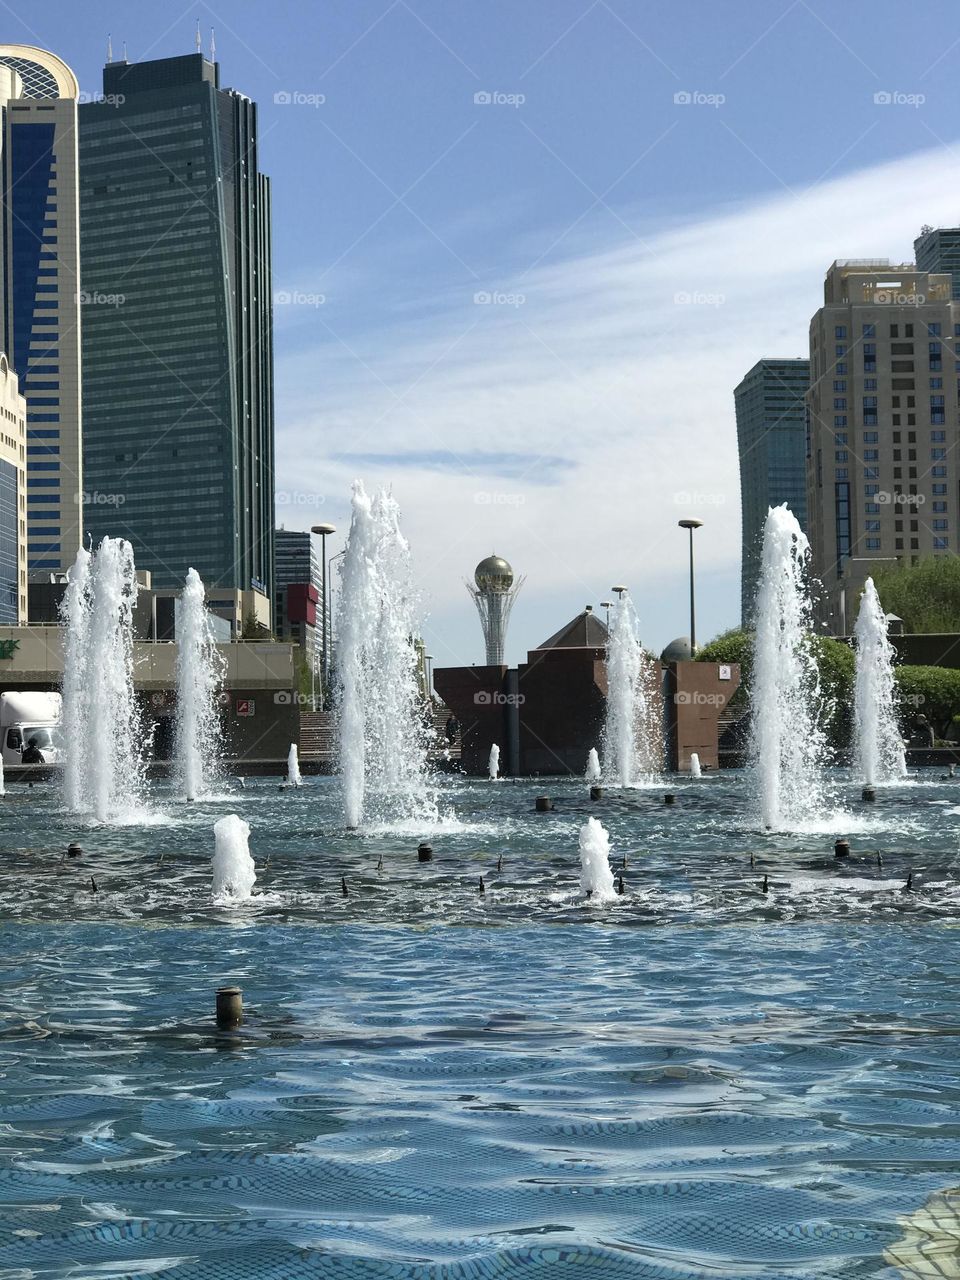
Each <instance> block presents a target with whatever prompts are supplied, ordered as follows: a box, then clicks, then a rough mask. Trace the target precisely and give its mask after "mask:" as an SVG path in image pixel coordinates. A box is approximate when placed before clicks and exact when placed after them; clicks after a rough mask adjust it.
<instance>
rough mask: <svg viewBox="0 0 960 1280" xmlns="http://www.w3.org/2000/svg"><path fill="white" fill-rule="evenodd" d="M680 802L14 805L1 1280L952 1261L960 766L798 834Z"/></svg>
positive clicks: (733, 785) (516, 788)
mask: <svg viewBox="0 0 960 1280" xmlns="http://www.w3.org/2000/svg"><path fill="white" fill-rule="evenodd" d="M668 785H669V787H670V789H672V790H673V791H675V792H676V795H677V804H676V805H675V806H672V807H667V806H665V805H664V804H663V791H664V789H665V788H663V787H660V788H650V789H638V790H636V791H632V792H629V793H622V794H619V795H614V794H612V793H611V794H608V795H607V796H605V798H604V799H603V800H602V801H601V802H600V803H599V804H594V805H591V804H590V803H589V801H587V799H586V787H585V786H584V785H583V784H582V783H567V782H564V783H558V782H555V781H551V782H549V783H544V782H541V783H540V784H539V785H536V786H534V785H532V784H523V785H513V784H511V783H502V784H487V783H460V784H456V783H450V784H448V786H447V788H446V791H445V794H444V806H445V809H446V810H447V812H448V818H447V820H446V821H445V822H444V823H442V824H441V826H440V828H439V829H434V830H432V831H421V830H419V829H413V828H410V829H408V830H407V831H403V832H396V831H390V830H386V829H385V830H382V831H380V832H379V833H376V832H374V833H365V834H357V833H350V834H344V833H343V832H342V830H341V825H340V817H339V808H338V804H337V800H336V794H335V786H334V784H333V783H332V782H331V781H330V780H327V779H316V780H307V782H306V785H305V786H304V787H303V789H302V790H301V791H298V792H289V791H283V792H281V791H279V790H278V789H277V787H276V783H275V782H270V781H267V780H261V781H248V783H247V786H246V789H245V790H242V791H240V790H235V789H234V784H228V785H227V786H225V789H224V794H223V796H221V797H219V798H217V799H216V800H214V801H210V802H205V803H201V804H196V805H190V806H185V805H182V804H181V803H179V802H178V801H177V800H176V799H175V798H174V797H173V796H172V795H171V793H170V792H168V791H163V790H160V789H158V790H156V791H155V792H154V796H153V810H152V812H151V814H150V815H148V818H147V820H146V821H145V822H144V823H137V824H131V825H128V826H124V827H116V828H108V827H86V828H81V827H78V826H77V825H76V823H75V822H74V820H72V819H68V818H67V817H66V816H65V815H63V814H61V813H60V811H59V808H58V804H57V797H56V794H55V793H54V792H52V791H49V790H46V789H44V788H41V787H36V788H34V789H33V790H25V789H16V790H14V789H11V790H12V794H11V795H9V796H8V798H7V799H6V800H5V801H3V802H2V807H0V847H2V850H3V852H2V854H0V923H2V930H0V963H2V983H0V1082H2V1091H0V1277H2V1280H26V1278H27V1277H70V1278H71V1280H88V1278H89V1280H92V1278H93V1277H105V1276H106V1277H112V1278H114V1280H116V1278H118V1277H133V1276H138V1277H139V1276H144V1277H146V1276H160V1277H163V1278H164V1280H187V1278H188V1277H189V1278H190V1280H194V1278H196V1280H201V1278H203V1280H246V1278H247V1277H250V1280H253V1278H254V1277H256V1278H257V1280H260V1278H265V1280H287V1278H288V1277H291V1278H293V1277H299V1276H304V1277H311V1278H312V1277H334V1278H335V1277H380V1276H383V1277H396V1278H410V1280H413V1278H414V1277H424V1278H430V1280H433V1278H434V1277H481V1276H511V1277H512V1276H518V1277H519V1276H524V1277H535V1278H541V1277H542V1278H543V1280H547V1278H549V1280H553V1278H554V1277H556V1278H557V1280H565V1278H566V1277H579V1276H589V1275H594V1274H596V1275H603V1276H610V1277H620V1276H623V1277H654V1276H662V1277H677V1278H678V1280H679V1278H681V1277H731V1278H736V1280H743V1278H745V1277H779V1278H782V1280H791V1278H793V1277H797V1278H799V1277H805V1278H806V1277H816V1278H818V1280H829V1278H830V1277H866V1276H871V1277H883V1278H885V1280H893V1278H895V1277H903V1276H906V1277H921V1276H923V1277H925V1276H957V1275H960V1269H958V1267H960V1261H958V1260H960V1252H958V1250H960V1193H956V1192H955V1190H954V1189H955V1188H956V1186H957V1184H960V1078H958V1061H960V1052H958V1051H960V994H958V993H960V983H958V977H960V951H958V946H957V931H956V921H957V918H958V911H960V866H958V863H960V857H958V847H960V842H958V834H960V780H958V781H957V782H954V783H951V782H947V781H943V780H941V779H940V776H939V771H930V772H927V773H925V774H923V775H922V776H920V777H919V778H917V779H913V780H911V781H910V782H909V783H908V784H906V785H904V786H903V787H898V788H896V789H884V790H881V791H880V793H879V798H878V801H877V803H876V804H875V805H864V804H862V803H861V802H860V801H859V791H858V789H857V788H855V787H853V786H852V785H850V783H849V782H848V781H847V780H846V779H845V778H844V777H843V776H842V775H837V777H836V778H834V779H833V786H834V791H835V796H834V802H833V806H832V808H831V809H830V810H829V811H828V812H825V813H823V814H819V815H816V817H815V818H814V819H813V820H812V821H811V822H810V823H809V824H808V830H806V831H804V832H798V833H794V834H790V835H785V834H782V833H781V834H778V835H771V834H765V833H760V832H758V831H757V829H756V823H755V822H754V821H753V820H752V819H751V817H750V816H749V815H750V813H751V807H750V804H749V799H748V796H747V790H746V784H745V781H744V779H743V778H742V777H741V776H740V775H735V774H732V775H723V776H714V777H706V778H704V779H703V780H702V782H700V783H698V784H694V783H690V782H683V781H677V780H674V779H671V780H670V782H669V784H668ZM539 792H543V793H548V794H550V795H552V796H553V797H554V800H555V808H554V810H553V811H552V812H551V813H547V814H535V813H534V812H533V800H534V797H535V795H536V794H538V793H539ZM232 811H234V812H237V813H239V814H240V815H241V816H242V817H244V818H245V819H246V820H247V821H248V822H249V823H250V825H251V828H252V836H251V850H252V852H253V854H254V857H255V858H256V860H257V864H258V877H259V878H258V883H257V896H256V897H255V898H254V899H253V900H252V901H251V902H250V903H247V904H243V905H241V906H238V907H235V908H232V909H229V908H224V907H222V906H215V905H214V904H213V903H212V901H211V893H210V858H211V855H212V853H213V835H212V826H213V823H214V821H216V819H217V818H218V817H221V816H223V814H225V813H228V812H232ZM589 814H592V815H594V816H597V817H599V818H601V820H602V821H603V822H604V824H605V825H606V826H607V827H608V829H609V831H610V834H611V840H612V847H613V851H614V862H615V869H616V870H617V874H618V875H619V874H620V872H621V871H622V873H623V877H624V893H623V894H622V895H620V896H618V897H617V898H616V900H615V901H613V902H611V903H608V904H593V903H591V902H588V901H585V900H584V899H583V897H582V896H581V894H580V892H579V859H578V855H577V833H578V829H579V826H580V825H581V824H582V823H583V821H584V820H585V817H586V816H587V815H589ZM841 834H844V835H847V836H848V837H849V838H850V841H851V844H852V846H853V849H854V853H853V856H852V857H851V858H850V859H849V860H848V861H846V862H838V861H837V860H836V859H835V858H834V856H833V841H834V839H835V838H836V836H838V835H841ZM421 838H428V839H429V840H430V842H431V843H432V845H433V847H434V859H433V861H432V862H430V863H427V864H419V863H418V862H417V857H416V845H417V842H418V840H419V839H421ZM71 839H78V840H79V841H80V842H81V843H82V845H83V847H84V851H85V852H84V854H83V856H82V858H78V859H77V858H70V859H68V858H65V857H63V851H64V850H65V848H66V845H67V843H68V842H69V841H70V840H71ZM501 859H502V860H501ZM751 859H752V864H753V865H751ZM498 860H501V861H500V869H499V870H498V869H497V866H498ZM624 861H625V864H626V865H625V866H624V865H623V863H624ZM911 873H912V879H911V886H912V887H911V890H910V891H909V892H908V891H906V889H905V885H906V881H907V877H908V875H909V874H911ZM765 876H766V877H767V889H766V892H764V891H763V880H764V877H765ZM341 877H342V878H343V880H344V881H345V885H346V889H347V893H346V895H344V894H343V891H342V888H341ZM481 877H482V878H483V882H484V892H483V893H482V894H481V892H480V880H481ZM225 982H236V983H238V984H239V985H241V986H242V987H243V990H244V998H245V1003H246V1008H247V1012H248V1020H247V1022H246V1024H245V1025H244V1027H243V1028H242V1029H241V1030H239V1031H237V1032H223V1031H217V1029H216V1027H215V1026H214V1025H213V1019H212V1011H213V1003H214V992H215V989H216V987H217V986H219V985H222V984H223V983H225Z"/></svg>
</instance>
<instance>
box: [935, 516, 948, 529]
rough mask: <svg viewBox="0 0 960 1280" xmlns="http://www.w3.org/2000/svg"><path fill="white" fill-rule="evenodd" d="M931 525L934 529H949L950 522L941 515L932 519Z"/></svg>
mask: <svg viewBox="0 0 960 1280" xmlns="http://www.w3.org/2000/svg"><path fill="white" fill-rule="evenodd" d="M933 527H934V528H935V529H949V528H950V522H949V521H948V520H944V519H943V517H941V518H940V519H939V520H934V522H933Z"/></svg>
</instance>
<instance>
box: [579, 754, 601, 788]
mask: <svg viewBox="0 0 960 1280" xmlns="http://www.w3.org/2000/svg"><path fill="white" fill-rule="evenodd" d="M583 776H584V779H585V780H586V781H587V782H599V781H600V757H599V756H598V755H597V748H596V747H591V748H590V754H589V755H588V756H587V768H586V771H585V773H584V775H583Z"/></svg>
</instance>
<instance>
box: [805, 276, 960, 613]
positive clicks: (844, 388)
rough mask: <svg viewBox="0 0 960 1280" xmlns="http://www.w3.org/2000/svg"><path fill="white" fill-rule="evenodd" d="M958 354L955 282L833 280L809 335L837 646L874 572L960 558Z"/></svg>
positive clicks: (816, 526) (822, 572) (812, 452)
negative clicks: (886, 567) (926, 558)
mask: <svg viewBox="0 0 960 1280" xmlns="http://www.w3.org/2000/svg"><path fill="white" fill-rule="evenodd" d="M958 342H960V302H954V301H952V299H951V280H950V276H949V275H945V274H937V273H933V274H931V273H928V272H926V271H920V270H918V268H917V267H915V266H914V265H913V264H912V263H909V264H906V265H891V264H890V263H889V262H887V261H886V260H885V259H880V260H877V259H867V260H859V259H858V260H854V261H847V262H835V263H834V264H833V266H832V267H831V268H830V270H829V271H828V272H827V277H826V282H825V285H824V304H823V306H822V307H821V308H820V310H819V311H818V312H817V313H816V315H815V316H814V317H813V320H812V321H811V324H810V391H809V392H808V396H807V406H808V410H809V431H808V444H807V525H808V532H809V536H810V541H811V543H812V546H813V564H812V568H813V573H814V576H815V577H817V578H819V579H821V581H822V583H823V596H822V599H821V600H820V602H819V606H818V610H819V613H820V617H821V620H822V621H824V622H826V623H827V625H828V626H829V627H830V629H831V630H833V631H834V632H835V633H837V634H845V633H847V632H849V631H850V630H851V628H852V626H853V622H854V619H855V617H856V610H857V600H858V596H859V592H860V589H861V588H862V586H863V583H864V581H865V579H866V578H867V577H868V576H869V575H870V573H871V572H872V571H873V570H874V569H875V568H877V567H879V566H881V565H889V564H891V563H893V562H895V561H906V562H908V563H909V562H910V561H912V560H916V559H917V558H918V557H921V556H930V555H934V556H947V555H955V554H956V553H957V550H958V545H960V544H958V541H957V521H958V514H960V513H958V509H957V491H958V490H957V486H958V479H960V465H958V449H957V446H958V443H960V421H958V409H957V352H956V346H957V344H958Z"/></svg>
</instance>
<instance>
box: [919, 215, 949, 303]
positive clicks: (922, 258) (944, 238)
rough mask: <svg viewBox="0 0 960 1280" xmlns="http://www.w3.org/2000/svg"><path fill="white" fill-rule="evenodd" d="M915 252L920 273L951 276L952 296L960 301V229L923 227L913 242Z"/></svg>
mask: <svg viewBox="0 0 960 1280" xmlns="http://www.w3.org/2000/svg"><path fill="white" fill-rule="evenodd" d="M913 252H914V253H915V255H916V259H917V270H918V271H927V272H930V273H932V274H942V273H943V272H947V273H948V274H949V275H950V277H951V280H952V282H953V283H952V287H951V296H952V297H953V299H954V301H957V300H960V227H923V228H922V230H921V232H920V234H919V236H917V238H916V240H914V242H913Z"/></svg>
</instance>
